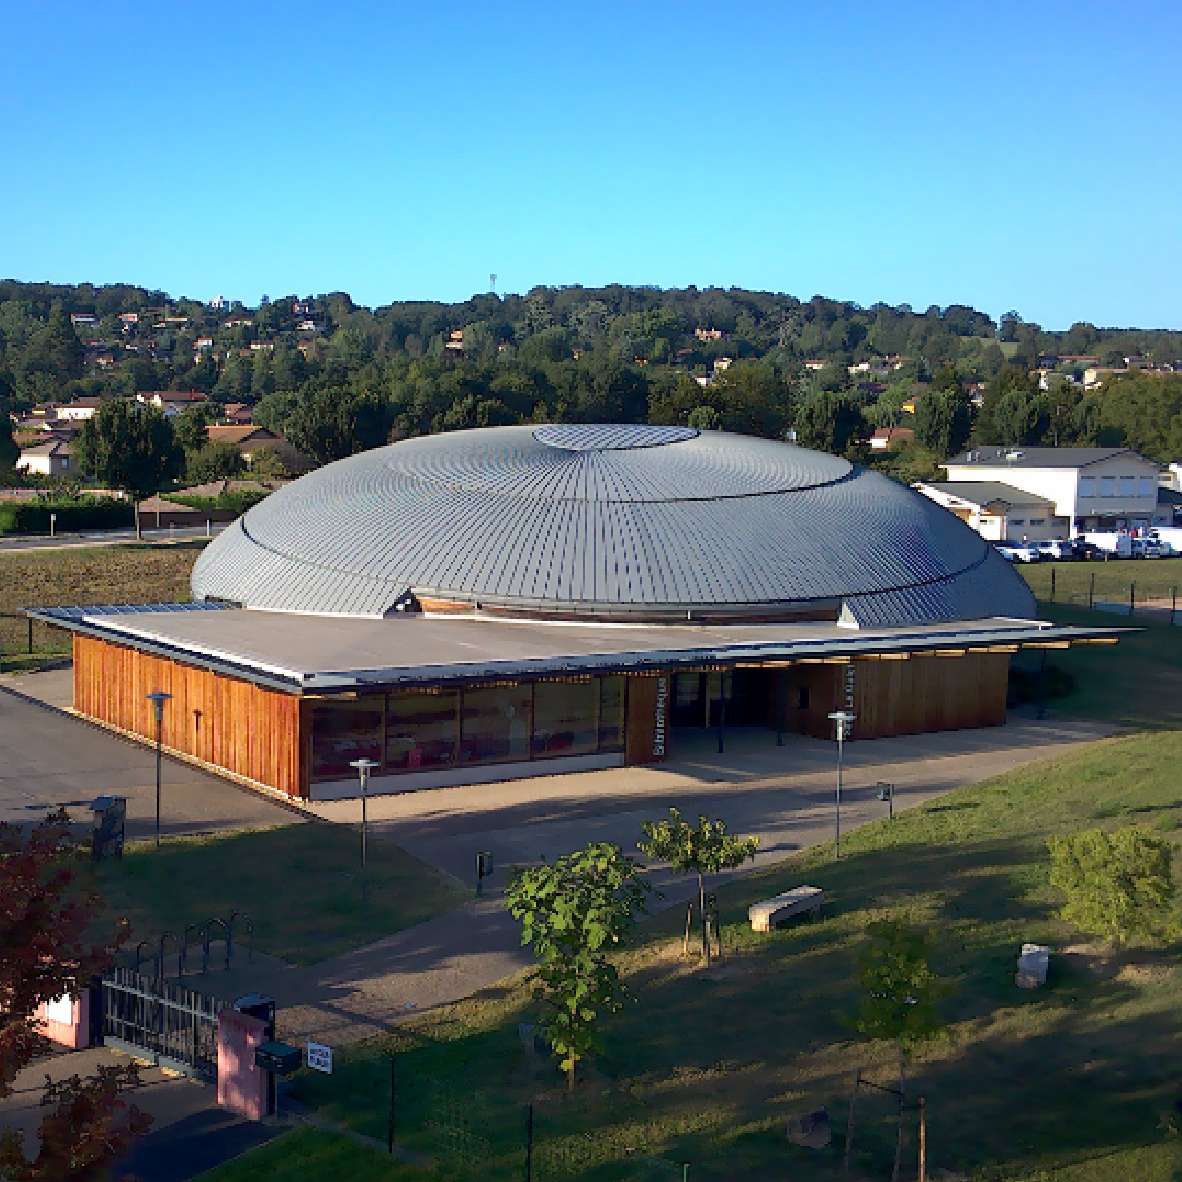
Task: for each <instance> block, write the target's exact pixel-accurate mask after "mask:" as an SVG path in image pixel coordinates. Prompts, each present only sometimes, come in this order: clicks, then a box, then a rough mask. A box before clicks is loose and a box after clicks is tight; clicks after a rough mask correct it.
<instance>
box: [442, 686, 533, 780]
mask: <svg viewBox="0 0 1182 1182" xmlns="http://www.w3.org/2000/svg"><path fill="white" fill-rule="evenodd" d="M532 705H533V686H531V685H499V686H489V687H487V688H480V689H466V690H465V691H464V696H463V719H462V724H461V731H460V735H461V737H460V752H461V754H462V756H463V761H464V762H465V763H495V762H499V761H501V760H508V759H529V737H530V730H531V722H532V713H533V711H532Z"/></svg>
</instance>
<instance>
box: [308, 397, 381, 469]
mask: <svg viewBox="0 0 1182 1182" xmlns="http://www.w3.org/2000/svg"><path fill="white" fill-rule="evenodd" d="M392 418H393V416H392V414H391V410H390V404H389V403H388V402H387V401H386V400H385V399H384V398H382V397H381V396H380V395H378V394H375V393H370V392H367V391H356V390H353V389H352V388H351V387H345V388H343V389H342V388H340V387H332V386H321V387H320V388H318V389H316V390H314V391H312V392H310V393H308V394H305V395H304V396H302V397H301V398H300V399H299V401H298V402H297V404H296V406H295V407H294V409H293V410H292V412H291V414H290V415H289V417H288V418H287V420H286V422H285V424H284V430H285V432H286V434H287V438H288V439H289V440H290V441H291V443H292V444H293V445H294V446H295V447H296V448H298V449H299V450H300V451H302V452H305V453H307V454H308V455H310V456H315V457H316V459H317V460H319V461H320V462H321V463H322V464H329V463H331V462H332V461H333V460H342V459H344V458H345V457H346V456H351V455H354V454H355V453H357V452H359V451H366V450H368V449H369V448H371V447H380V446H381V445H382V444H383V443H385V442H386V437H387V435H388V433H389V430H390V423H391V421H392Z"/></svg>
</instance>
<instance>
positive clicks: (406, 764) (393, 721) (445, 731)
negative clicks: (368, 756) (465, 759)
mask: <svg viewBox="0 0 1182 1182" xmlns="http://www.w3.org/2000/svg"><path fill="white" fill-rule="evenodd" d="M459 737H460V694H459V691H458V690H449V691H448V692H446V693H441V694H391V695H390V697H389V700H388V703H387V706H386V766H387V767H388V768H389V769H390V770H391V771H411V772H413V771H418V770H419V769H420V768H437V767H451V765H452V764H454V763H455V762H456V748H457V747H458V745H459Z"/></svg>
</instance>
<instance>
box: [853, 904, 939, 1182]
mask: <svg viewBox="0 0 1182 1182" xmlns="http://www.w3.org/2000/svg"><path fill="white" fill-rule="evenodd" d="M866 931H867V933H868V935H869V936H870V941H869V943H868V944H867V945H866V946H865V947H864V948H863V949H862V951H861V953H860V954H859V956H858V967H857V983H858V1014H857V1017H856V1018H855V1020H854V1027H855V1029H856V1030H857V1031H858V1033H859V1034H861V1035H862V1037H863V1038H868V1039H883V1040H884V1041H887V1042H893V1043H894V1044H895V1045H896V1046H897V1047H898V1050H899V1128H898V1134H897V1136H896V1140H895V1168H894V1173H893V1174H892V1182H898V1177H899V1166H900V1155H901V1153H902V1149H903V1108H904V1104H905V1101H906V1090H907V1073H906V1057H907V1055H909V1054H910V1053H911V1052H912V1051H913V1050H914V1049H915V1048H916V1047H917V1046H918V1045H919V1044H921V1043H923V1042H926V1041H927V1040H928V1039H930V1038H932V1037H933V1036H934V1035H935V1034H936V1033H937V1032H938V1031H939V1030H940V1029H941V1028H942V1025H943V1023H942V1022H941V1021H940V1016H939V1013H938V1011H937V1008H936V1003H937V1002H938V1001H939V1000H940V998H941V997H942V996H944V993H945V992H946V990H945V988H944V984H943V982H942V981H941V980H940V978H939V977H937V976H936V974H935V973H934V972H933V971H932V968H931V965H930V964H929V963H928V962H929V958H930V956H931V953H932V948H933V945H934V943H935V937H934V935H933V933H932V932H931V931H930V930H928V929H924V928H916V927H913V926H912V925H911V924H910V923H908V922H907V921H906V920H903V919H883V920H878V921H876V922H874V923H871V924H869V925H867V928H866Z"/></svg>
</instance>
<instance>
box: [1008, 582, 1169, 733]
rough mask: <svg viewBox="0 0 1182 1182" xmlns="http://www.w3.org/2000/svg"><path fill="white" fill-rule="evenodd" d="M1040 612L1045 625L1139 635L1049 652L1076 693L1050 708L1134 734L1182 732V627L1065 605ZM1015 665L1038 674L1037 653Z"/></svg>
mask: <svg viewBox="0 0 1182 1182" xmlns="http://www.w3.org/2000/svg"><path fill="white" fill-rule="evenodd" d="M1080 565H1082V563H1081V564H1080ZM1039 610H1040V614H1041V616H1042V617H1043V618H1044V619H1048V620H1054V621H1055V622H1056V623H1059V624H1079V625H1085V626H1088V625H1090V626H1100V627H1113V626H1117V627H1123V626H1129V627H1131V628H1135V629H1139V631H1133V632H1130V633H1129V634H1128V635H1126V636H1125V637H1124V638H1123V639H1122V640H1121V641H1120V643H1119V644H1117V645H1084V646H1081V647H1077V648H1072V649H1069V650H1067V651H1062V652H1060V651H1054V652H1050V653H1049V654H1048V659H1049V661H1050V663H1051V664H1053V665H1055V666H1057V667H1058V668H1060V669H1062V670H1064V671H1065V672H1067V673H1069V674H1071V676H1072V677H1073V678H1074V679H1075V689H1074V692H1073V693H1071V694H1070V695H1069V696H1068V697H1065V698H1058V699H1056V700H1054V701H1053V702H1051V703H1050V705H1051V706H1052V707H1053V708H1054V709H1055V710H1056V711H1058V712H1059V713H1061V714H1064V715H1074V716H1077V717H1081V718H1095V719H1102V720H1104V721H1107V722H1113V723H1115V724H1116V725H1118V726H1121V727H1127V728H1129V729H1130V730H1134V729H1137V730H1143V729H1153V730H1157V729H1162V728H1171V729H1173V728H1182V627H1176V628H1175V627H1170V626H1169V625H1168V624H1162V623H1157V622H1150V621H1147V620H1143V619H1137V618H1136V617H1134V618H1133V619H1132V620H1123V619H1121V618H1119V617H1114V616H1111V615H1108V614H1107V613H1105V612H1090V611H1088V610H1087V609H1086V608H1078V607H1071V606H1065V605H1063V604H1040V605H1039ZM1017 659H1018V660H1020V661H1021V663H1022V664H1023V665H1024V666H1025V667H1026V668H1029V669H1037V668H1038V655H1036V654H1034V653H1023V654H1022V656H1021V657H1020V658H1017Z"/></svg>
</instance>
